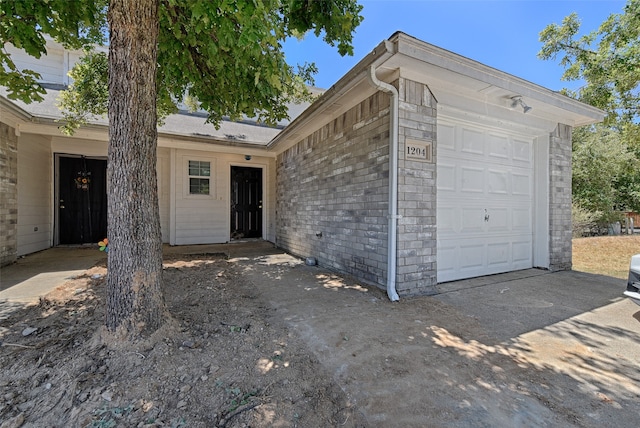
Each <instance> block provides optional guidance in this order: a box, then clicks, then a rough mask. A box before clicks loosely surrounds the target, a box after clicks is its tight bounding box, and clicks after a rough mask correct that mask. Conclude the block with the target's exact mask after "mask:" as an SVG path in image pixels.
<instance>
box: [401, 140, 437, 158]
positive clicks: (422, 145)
mask: <svg viewBox="0 0 640 428" xmlns="http://www.w3.org/2000/svg"><path fill="white" fill-rule="evenodd" d="M405 145H406V147H407V148H406V152H405V154H406V156H407V160H417V161H422V162H431V143H428V142H426V141H418V140H410V139H407V140H406V144H405Z"/></svg>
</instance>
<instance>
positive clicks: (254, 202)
mask: <svg viewBox="0 0 640 428" xmlns="http://www.w3.org/2000/svg"><path fill="white" fill-rule="evenodd" d="M261 237H262V169H260V168H248V167H241V166H232V167H231V239H242V238H261Z"/></svg>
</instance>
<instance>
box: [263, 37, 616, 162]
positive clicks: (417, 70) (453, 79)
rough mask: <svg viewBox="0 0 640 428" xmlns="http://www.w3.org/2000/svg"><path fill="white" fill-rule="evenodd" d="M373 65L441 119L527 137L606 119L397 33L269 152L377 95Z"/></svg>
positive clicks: (531, 85) (381, 76)
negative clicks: (418, 90)
mask: <svg viewBox="0 0 640 428" xmlns="http://www.w3.org/2000/svg"><path fill="white" fill-rule="evenodd" d="M371 66H374V67H375V68H376V75H377V77H378V78H379V79H380V80H382V81H385V82H388V83H390V82H393V81H394V80H396V79H398V78H399V77H403V78H407V79H410V80H413V81H416V82H420V83H424V84H426V85H427V86H428V87H429V89H430V90H431V92H432V93H433V95H434V96H435V98H436V99H437V100H438V110H439V114H444V115H454V116H458V117H459V116H461V115H464V116H471V117H473V116H476V117H485V118H490V119H492V120H495V121H497V122H499V123H506V122H509V123H510V124H512V125H514V126H517V127H519V128H520V129H524V130H528V132H529V133H534V134H542V133H544V132H551V131H552V130H553V129H555V127H556V126H557V124H558V123H563V124H566V125H569V126H572V127H579V126H584V125H589V124H593V123H597V122H600V121H602V120H603V119H604V117H605V115H606V114H605V112H603V111H602V110H600V109H597V108H595V107H592V106H589V105H587V104H584V103H581V102H579V101H576V100H574V99H571V98H569V97H567V96H565V95H562V94H560V93H558V92H554V91H551V90H549V89H547V88H544V87H542V86H540V85H536V84H534V83H531V82H529V81H526V80H524V79H521V78H519V77H516V76H513V75H510V74H508V73H505V72H502V71H500V70H497V69H495V68H492V67H489V66H486V65H484V64H481V63H479V62H477V61H473V60H471V59H468V58H466V57H463V56H461V55H458V54H455V53H453V52H450V51H447V50H445V49H442V48H439V47H437V46H434V45H431V44H429V43H426V42H423V41H421V40H418V39H416V38H414V37H411V36H409V35H407V34H404V33H402V32H396V33H394V34H393V35H392V36H391V37H390V38H389V40H385V41H383V42H382V43H380V44H379V45H378V46H377V47H376V48H375V49H374V50H373V51H372V52H371V53H369V54H368V55H367V56H366V57H365V58H364V59H363V60H362V61H360V62H359V63H358V64H357V65H356V66H355V67H354V68H353V69H351V70H350V71H349V72H348V73H347V74H346V75H345V76H344V77H342V78H341V79H340V80H339V81H338V82H337V83H336V84H335V85H334V86H333V87H331V88H330V89H329V90H328V91H327V92H325V93H324V95H322V96H321V97H319V98H318V99H317V100H316V102H315V103H313V104H312V105H311V106H310V107H309V108H308V109H307V110H305V111H304V112H303V113H302V114H301V115H300V116H298V117H297V118H296V119H295V120H294V121H292V122H291V124H290V125H289V126H288V127H287V128H285V129H284V130H283V131H282V132H281V133H280V134H278V135H277V136H276V137H275V138H274V139H273V140H272V141H271V143H269V148H270V149H272V150H275V151H276V152H277V153H281V152H282V151H284V150H286V149H287V148H289V147H291V146H292V145H294V144H296V143H297V142H298V141H299V140H300V139H302V138H304V137H306V136H307V135H309V134H310V133H311V132H313V131H315V130H316V129H318V128H319V127H320V126H322V125H323V124H325V123H328V122H329V121H330V120H332V119H333V118H335V117H337V116H338V115H340V114H342V113H343V112H345V111H347V110H348V109H350V108H352V107H353V106H355V105H356V104H357V103H359V102H360V101H362V100H363V99H364V98H365V97H367V96H369V95H371V94H373V93H374V92H375V89H374V88H373V87H372V86H371V84H370V83H369V82H368V79H367V74H368V73H369V68H370V67H371ZM515 96H521V97H522V99H523V100H524V101H525V102H526V104H527V105H528V106H530V107H532V110H531V111H529V112H528V113H527V114H524V113H523V110H522V109H521V108H519V107H516V108H513V107H511V105H512V97H515Z"/></svg>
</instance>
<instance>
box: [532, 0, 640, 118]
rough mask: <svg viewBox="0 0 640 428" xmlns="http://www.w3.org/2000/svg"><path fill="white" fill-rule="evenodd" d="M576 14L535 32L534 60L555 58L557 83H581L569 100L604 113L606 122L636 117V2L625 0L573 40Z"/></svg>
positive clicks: (639, 21) (639, 99)
mask: <svg viewBox="0 0 640 428" xmlns="http://www.w3.org/2000/svg"><path fill="white" fill-rule="evenodd" d="M580 27H581V23H580V19H579V17H578V15H577V14H575V13H572V14H571V15H569V16H567V17H565V18H564V20H563V21H562V24H551V25H548V26H547V27H546V28H545V29H544V30H543V31H542V32H541V33H540V41H541V42H542V43H543V46H542V49H541V50H540V52H539V54H538V56H539V57H540V58H542V59H545V60H549V59H551V60H557V59H559V60H560V65H561V66H563V67H564V68H565V71H564V74H563V79H565V80H583V81H584V82H585V84H584V86H582V87H581V88H580V89H578V90H576V91H566V92H567V93H568V94H569V95H570V96H572V97H574V98H577V99H579V100H581V101H583V102H585V103H587V104H591V105H593V106H596V107H599V108H601V109H603V110H606V111H607V112H608V113H609V116H608V120H607V122H608V123H614V122H617V121H619V120H621V121H623V122H634V121H636V122H637V120H638V119H639V118H640V108H639V105H640V0H629V1H628V3H627V4H626V6H625V7H624V13H621V14H612V15H610V16H609V17H608V18H607V19H606V20H605V21H604V22H603V23H602V24H601V25H600V27H599V28H598V29H597V30H595V31H592V32H590V33H588V34H585V35H582V36H579V33H580Z"/></svg>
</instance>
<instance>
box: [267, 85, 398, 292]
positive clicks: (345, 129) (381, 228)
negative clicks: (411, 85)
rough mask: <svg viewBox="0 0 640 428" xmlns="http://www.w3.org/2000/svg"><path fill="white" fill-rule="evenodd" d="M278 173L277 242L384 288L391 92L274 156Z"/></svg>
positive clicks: (371, 100) (344, 115)
mask: <svg viewBox="0 0 640 428" xmlns="http://www.w3.org/2000/svg"><path fill="white" fill-rule="evenodd" d="M277 174H278V175H277V192H278V193H277V201H276V207H277V208H276V215H277V223H276V224H277V225H276V232H277V245H278V246H280V247H282V248H284V249H286V250H288V251H290V252H292V253H294V254H297V255H299V256H303V257H304V256H314V257H316V258H317V259H318V262H319V263H320V264H321V265H324V266H328V267H330V268H333V269H336V270H338V271H341V272H345V273H348V274H351V275H354V276H355V277H357V278H360V279H362V280H364V281H367V282H369V283H374V284H379V285H383V284H384V283H385V281H386V271H387V245H386V240H387V230H388V225H387V221H388V219H387V213H388V205H389V202H388V197H389V196H388V195H389V190H388V186H389V96H388V95H386V94H384V93H377V94H374V95H372V96H371V97H369V98H367V99H365V100H364V101H362V102H361V103H360V104H358V105H357V106H355V107H354V108H352V109H351V110H349V111H347V112H346V113H344V114H342V115H340V116H338V117H336V118H334V119H333V120H331V121H330V122H328V123H326V124H325V125H324V126H322V127H321V128H320V129H318V130H317V131H315V132H313V133H312V134H311V135H309V136H307V137H306V138H304V139H302V140H301V141H300V142H298V144H296V145H295V146H293V147H291V148H290V149H288V150H286V151H285V152H283V153H282V154H280V155H279V156H278V164H277ZM320 234H322V235H321V236H320Z"/></svg>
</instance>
